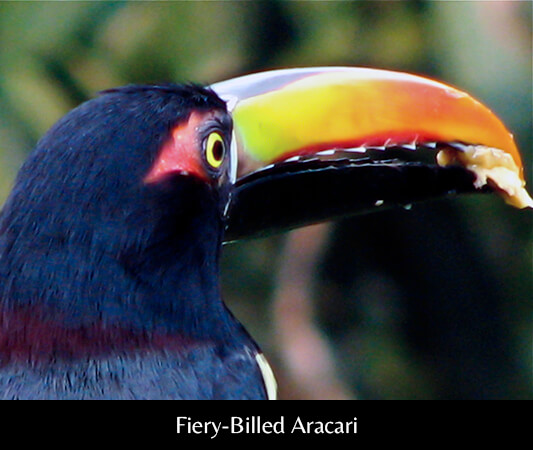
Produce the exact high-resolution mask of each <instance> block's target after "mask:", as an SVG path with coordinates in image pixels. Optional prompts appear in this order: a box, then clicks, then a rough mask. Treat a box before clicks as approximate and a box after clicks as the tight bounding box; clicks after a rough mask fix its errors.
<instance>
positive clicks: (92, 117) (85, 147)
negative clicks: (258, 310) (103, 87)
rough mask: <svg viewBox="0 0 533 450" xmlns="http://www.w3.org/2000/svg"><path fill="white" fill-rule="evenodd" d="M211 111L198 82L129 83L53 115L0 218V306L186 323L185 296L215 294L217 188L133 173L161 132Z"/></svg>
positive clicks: (85, 317) (220, 105) (142, 167)
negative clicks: (149, 179)
mask: <svg viewBox="0 0 533 450" xmlns="http://www.w3.org/2000/svg"><path fill="white" fill-rule="evenodd" d="M211 109H217V110H221V111H225V104H224V102H223V101H222V100H221V99H220V98H218V97H217V96H216V95H215V94H214V93H213V92H212V91H210V90H208V89H205V88H203V87H201V86H198V85H193V84H189V85H174V84H165V85H153V86H151V85H147V86H126V87H123V88H118V89H111V90H108V91H105V92H103V93H102V94H101V96H99V97H97V98H95V99H93V100H90V101H88V102H86V103H84V104H82V105H81V106H79V107H78V108H76V109H74V110H73V111H71V112H70V113H69V114H67V115H66V116H65V117H63V118H62V119H61V120H59V122H57V124H56V125H54V126H53V127H52V128H51V129H50V131H49V132H48V133H47V134H46V135H45V136H44V137H43V138H42V139H41V140H40V142H39V143H38V145H37V147H36V149H35V150H34V151H33V152H32V154H31V155H30V157H29V158H28V160H27V161H26V163H25V164H24V166H23V167H22V169H21V171H20V173H19V175H18V177H17V180H16V183H15V187H14V189H13V192H12V194H11V196H10V198H9V199H8V201H7V203H6V205H5V208H4V212H3V215H2V218H1V219H0V280H1V281H0V304H1V305H2V306H4V307H5V306H6V305H11V306H13V305H15V306H20V305H31V306H38V307H39V308H43V309H44V311H45V314H47V313H48V311H49V310H50V311H52V310H53V311H55V312H53V313H52V312H50V315H51V316H54V315H57V314H60V315H62V316H63V317H64V320H65V322H66V323H71V324H72V325H73V326H77V324H80V323H92V322H93V321H94V320H95V319H98V320H103V321H105V322H109V323H119V322H120V323H128V324H132V325H134V326H138V327H140V328H146V327H152V326H161V327H163V328H165V327H167V328H172V327H180V326H188V325H183V324H184V323H185V322H187V321H188V319H189V317H187V313H186V312H184V311H182V310H183V305H184V304H185V302H186V298H189V299H194V301H195V302H198V304H199V305H203V302H207V301H208V300H207V298H208V297H209V298H218V273H217V271H218V268H217V259H218V252H219V245H220V239H221V233H222V219H221V214H220V210H221V208H222V207H223V204H224V201H225V197H224V195H225V194H224V193H223V190H220V189H214V188H212V187H210V186H207V185H206V184H205V183H203V182H201V181H200V180H198V179H195V178H193V177H184V176H177V175H176V176H172V177H169V178H168V179H166V180H164V181H163V182H161V183H158V184H155V185H146V184H145V183H143V181H142V180H143V176H144V175H146V173H147V172H148V170H149V168H150V167H151V165H152V164H153V162H154V160H155V159H156V157H157V155H158V151H159V149H160V148H161V146H162V144H163V143H164V142H165V140H166V139H167V138H168V136H169V132H170V130H171V129H172V128H173V127H174V126H175V125H176V124H177V123H179V122H180V121H182V120H183V119H184V118H186V117H188V116H189V114H190V113H191V111H193V110H200V111H203V110H211ZM229 131H230V130H228V132H229ZM222 197H224V198H222ZM195 267H197V269H196V270H197V272H198V273H191V271H194V270H195V269H194V268H195ZM200 268H201V270H200ZM180 281H181V282H182V284H181V285H180ZM176 291H178V292H177V293H176ZM182 303H183V304H182ZM202 307H205V306H202ZM217 307H218V306H217ZM177 316H180V317H181V319H180V320H179V321H177V319H176V317H177ZM215 316H216V315H215ZM178 322H179V323H178ZM191 323H192V324H194V321H191ZM196 325H197V324H196ZM196 325H192V328H194V327H195V326H196ZM191 332H192V333H194V331H191Z"/></svg>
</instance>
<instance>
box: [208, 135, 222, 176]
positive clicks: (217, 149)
mask: <svg viewBox="0 0 533 450" xmlns="http://www.w3.org/2000/svg"><path fill="white" fill-rule="evenodd" d="M225 154H226V144H225V142H224V139H223V138H222V136H221V135H220V133H217V132H213V133H211V134H210V135H209V136H208V137H207V141H206V144H205V159H206V161H207V163H208V164H209V165H210V166H211V167H212V168H213V169H218V168H219V167H220V166H221V165H222V162H223V161H224V156H225Z"/></svg>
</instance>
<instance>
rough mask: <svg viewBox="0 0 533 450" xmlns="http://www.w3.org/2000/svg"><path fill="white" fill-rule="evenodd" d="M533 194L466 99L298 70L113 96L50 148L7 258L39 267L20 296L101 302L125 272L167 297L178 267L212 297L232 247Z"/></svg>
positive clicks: (411, 84) (502, 137)
mask: <svg viewBox="0 0 533 450" xmlns="http://www.w3.org/2000/svg"><path fill="white" fill-rule="evenodd" d="M524 184H525V182H524V176H523V168H522V163H521V159H520V155H519V153H518V150H517V148H516V145H515V143H514V140H513V137H512V135H511V134H510V133H509V131H508V130H507V129H506V128H505V126H504V125H503V124H502V122H501V121H500V120H499V119H498V118H497V117H496V116H495V115H494V114H493V113H492V112H491V111H490V110H489V109H488V108H486V107H485V106H483V105H482V104H481V103H479V102H478V101H476V100H475V99H473V98H472V97H471V96H469V95H468V94H466V93H463V92H461V91H459V90H457V89H455V88H452V87H449V86H447V85H444V84H441V83H438V82H435V81H431V80H428V79H425V78H421V77H418V76H414V75H408V74H401V73H395V72H389V71H382V70H373V69H361V68H311V69H289V70H281V71H271V72H264V73H260V74H255V75H249V76H245V77H241V78H236V79H232V80H228V81H225V82H221V83H217V84H214V85H212V86H211V87H209V88H204V87H200V86H197V85H156V86H129V87H124V88H118V89H112V90H109V91H105V92H104V93H102V94H101V95H100V96H99V97H97V98H95V99H93V100H90V101H88V102H86V103H84V104H83V105H81V106H79V107H78V108H76V109H75V110H73V111H71V112H70V113H69V114H67V115H66V116H65V117H64V118H62V119H61V120H60V121H59V122H58V123H57V124H56V125H55V126H53V127H52V129H51V130H50V131H49V132H48V133H47V134H46V135H45V136H44V137H43V139H41V141H40V142H39V144H38V145H37V147H36V149H35V150H34V152H33V153H32V154H31V156H30V157H29V159H28V160H27V162H26V163H25V164H24V166H23V168H22V169H21V171H20V173H19V176H18V179H17V182H16V184H15V188H14V190H13V193H12V195H11V196H10V198H9V200H8V202H7V204H6V207H5V209H4V211H3V215H2V220H1V222H0V232H1V234H2V246H3V249H4V250H3V257H4V259H5V258H7V259H9V260H10V261H16V259H17V258H20V260H21V261H20V262H19V266H22V265H23V266H24V268H25V269H24V270H25V271H26V278H25V280H26V281H24V282H22V281H21V283H23V286H22V287H19V290H18V291H19V292H21V291H24V292H25V293H26V294H28V293H29V294H32V292H34V291H35V292H34V294H35V293H37V292H40V294H39V295H42V292H41V291H42V278H43V277H44V276H45V275H46V273H49V272H50V271H54V270H55V275H54V277H55V278H56V279H58V280H59V283H60V282H61V280H62V279H63V280H75V284H76V286H78V285H80V284H83V283H86V284H87V285H88V286H89V285H90V288H91V290H92V292H95V295H96V296H97V295H98V286H96V287H95V283H94V277H95V275H94V273H93V266H94V263H95V261H96V262H98V264H99V265H100V266H102V267H107V268H108V269H107V270H112V269H111V267H112V264H111V261H114V262H116V261H119V262H120V264H121V267H120V268H118V269H116V270H120V271H126V272H127V273H129V275H131V278H133V279H135V280H136V282H137V283H138V285H141V286H142V285H143V283H144V284H146V285H150V283H154V280H156V279H157V280H158V281H157V283H162V284H166V283H168V284H169V285H168V286H167V287H166V292H168V293H171V292H172V290H173V287H172V286H173V285H172V283H171V280H172V279H173V278H172V276H170V275H171V271H170V269H169V268H170V267H174V268H176V266H177V268H176V270H178V271H181V272H180V273H188V279H190V280H193V282H194V285H195V286H196V287H197V291H198V292H195V293H194V295H196V296H202V295H203V294H202V292H200V291H203V290H205V289H207V290H209V289H211V291H210V292H213V291H214V290H216V287H213V286H212V285H213V284H214V283H216V278H217V277H216V276H215V272H216V271H217V268H216V267H215V266H216V263H215V262H213V260H216V258H217V257H218V253H219V248H220V245H221V243H222V242H229V241H233V240H238V239H242V238H246V237H251V236H257V235H262V234H267V233H271V232H276V231H280V230H286V229H290V228H294V227H298V226H302V225H305V224H309V223H313V222H318V221H323V220H327V219H331V218H335V217H340V216H345V215H351V214H357V213H361V212H368V211H372V210H378V209H382V208H383V207H387V206H397V205H408V204H411V203H413V202H416V201H422V200H427V199H431V198H434V197H441V196H445V195H449V194H457V193H466V192H486V191H496V192H497V193H499V194H501V195H502V196H503V197H504V199H505V200H506V201H507V202H508V203H511V204H513V205H515V206H518V207H526V206H529V207H531V206H532V205H533V201H532V200H531V198H530V197H529V195H528V194H527V192H526V190H525V188H524ZM65 249H67V250H66V251H65ZM28 253H30V254H32V255H33V259H32V261H31V262H28V261H27V258H26V255H27V254H28ZM87 257H90V258H92V260H91V264H92V265H87V268H86V270H85V271H83V270H82V268H81V267H82V266H83V264H81V263H80V260H82V259H83V258H87ZM25 258H26V259H25ZM106 264H107V266H106ZM194 267H197V268H198V271H197V272H198V273H195V274H193V273H189V272H191V271H192V270H193V269H194ZM200 269H202V270H200ZM44 272H46V273H44ZM176 273H177V272H176ZM154 274H155V275H157V276H155V275H154ZM46 276H47V275H46ZM204 276H205V280H204V279H203V278H202V277H204ZM102 279H105V278H102ZM32 280H33V281H35V286H33V285H32ZM213 280H215V282H213ZM37 281H39V283H38V282H37ZM71 284H72V283H71ZM104 284H105V283H104V282H102V286H101V290H102V292H103V291H106V292H107V291H108V290H109V286H104ZM65 285H66V284H63V286H65ZM6 286H10V285H9V284H6ZM130 287H131V286H130ZM32 289H33V290H34V291H32ZM62 289H63V288H62ZM128 289H129V288H126V287H124V289H123V291H128ZM39 290H41V291H39ZM57 290H58V288H57V284H56V285H50V287H49V291H50V292H49V294H48V295H49V296H50V297H54V296H55V297H58V293H57ZM63 290H64V289H63ZM26 291H27V292H26ZM61 292H62V295H59V297H64V296H69V295H71V294H72V293H71V292H68V291H66V292H63V291H61ZM8 294H9V293H8ZM32 295H33V294H32ZM35 295H36V294H35ZM106 295H107V294H106ZM117 295H118V294H117ZM180 295H185V296H186V295H188V294H187V292H186V290H185V291H183V292H181V294H180ZM190 295H193V294H192V293H191V294H190ZM206 295H207V294H206ZM209 295H211V294H209ZM71 296H73V295H71ZM28 297H31V295H28ZM130 300H131V302H132V303H134V304H139V303H142V301H143V300H142V299H140V298H137V299H130ZM130 300H128V301H130ZM57 301H58V302H61V301H63V300H62V298H59V299H58V300H57ZM117 301H118V300H117ZM121 301H122V300H121Z"/></svg>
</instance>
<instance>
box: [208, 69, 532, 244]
mask: <svg viewBox="0 0 533 450" xmlns="http://www.w3.org/2000/svg"><path fill="white" fill-rule="evenodd" d="M212 88H213V90H214V91H215V92H216V93H217V94H218V95H219V96H220V97H222V98H223V99H224V100H226V101H227V103H228V109H229V110H230V112H231V114H232V116H233V120H234V139H233V155H232V161H233V162H232V170H233V180H234V191H233V194H232V200H231V203H230V205H229V210H228V218H229V219H228V229H227V235H226V240H227V241H230V240H235V239H240V238H242V237H248V236H254V235H260V234H267V233H270V232H273V231H277V230H282V229H289V228H295V227H298V226H301V225H305V224H309V223H314V222H318V221H322V220H327V219H330V218H333V217H340V216H344V215H350V214H357V213H360V212H364V211H370V210H372V209H376V208H380V207H382V206H394V205H404V206H405V205H409V204H411V203H413V202H416V201H420V200H425V199H430V198H434V197H439V196H444V195H448V194H454V193H463V192H475V191H480V192H481V191H496V192H498V193H499V194H501V196H502V197H503V198H504V199H505V201H506V202H507V203H510V204H511V205H513V206H516V207H519V208H524V207H533V200H532V199H531V197H530V196H529V195H528V193H527V192H526V190H525V187H524V186H525V181H524V175H523V167H522V162H521V158H520V154H519V152H518V149H517V147H516V145H515V143H514V140H513V136H512V135H511V133H510V132H509V131H508V130H507V129H506V128H505V126H504V125H503V123H502V122H501V121H500V120H499V119H498V118H497V117H496V116H495V115H494V114H493V113H492V112H491V111H490V110H489V109H488V108H487V107H486V106H484V105H482V104H481V103H480V102H478V101H477V100H475V99H474V98H472V97H471V96H470V95H468V94H466V93H464V92H461V91H459V90H457V89H455V88H452V87H450V86H447V85H445V84H442V83H438V82H436V81H432V80H429V79H426V78H423V77H419V76H415V75H409V74H405V73H397V72H390V71H384V70H375V69H366V68H307V69H288V70H277V71H270V72H263V73H259V74H254V75H249V76H244V77H240V78H235V79H232V80H228V81H224V82H221V83H217V84H215V85H213V86H212Z"/></svg>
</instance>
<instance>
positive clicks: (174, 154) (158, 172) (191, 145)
mask: <svg viewBox="0 0 533 450" xmlns="http://www.w3.org/2000/svg"><path fill="white" fill-rule="evenodd" d="M215 116H216V113H215V112H214V111H208V112H197V111H193V112H192V113H191V115H190V116H189V118H188V119H186V120H185V121H184V122H181V123H180V124H179V125H177V126H176V127H175V128H174V129H173V130H172V132H171V133H170V138H169V139H168V140H167V141H166V142H165V143H164V144H163V147H162V148H161V150H160V152H159V155H158V157H157V159H156V161H155V163H154V164H153V166H152V168H151V169H150V171H149V172H148V175H146V177H145V178H144V182H145V183H157V182H158V181H160V180H161V179H163V178H164V177H165V176H166V175H168V174H170V173H180V174H183V175H193V176H196V177H198V178H200V179H202V180H204V181H206V182H209V181H210V178H209V175H208V173H207V172H206V170H205V167H204V163H203V160H202V156H201V154H202V148H201V145H202V142H201V139H200V137H199V135H198V133H199V130H200V125H201V124H203V123H204V122H205V121H206V120H209V119H210V118H214V117H215Z"/></svg>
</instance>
